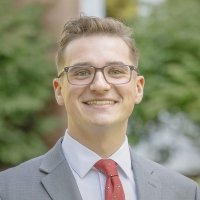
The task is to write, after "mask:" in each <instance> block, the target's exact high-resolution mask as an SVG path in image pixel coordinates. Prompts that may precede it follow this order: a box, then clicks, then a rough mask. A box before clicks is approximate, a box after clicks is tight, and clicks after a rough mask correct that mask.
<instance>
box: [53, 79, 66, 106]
mask: <svg viewBox="0 0 200 200" xmlns="http://www.w3.org/2000/svg"><path fill="white" fill-rule="evenodd" d="M53 88H54V93H55V98H56V101H57V103H58V105H60V106H63V105H64V99H63V96H62V92H61V85H60V82H59V80H58V78H55V79H54V80H53Z"/></svg>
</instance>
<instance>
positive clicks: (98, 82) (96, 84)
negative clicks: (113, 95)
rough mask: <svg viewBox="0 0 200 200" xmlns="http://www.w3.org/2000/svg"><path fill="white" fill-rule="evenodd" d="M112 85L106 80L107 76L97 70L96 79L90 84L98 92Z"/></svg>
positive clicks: (108, 88)
mask: <svg viewBox="0 0 200 200" xmlns="http://www.w3.org/2000/svg"><path fill="white" fill-rule="evenodd" d="M110 88H111V85H110V84H109V83H108V82H107V81H106V80H105V77H104V75H103V73H102V72H101V71H97V72H96V74H95V76H94V79H93V81H92V83H91V85H90V89H91V90H92V91H96V92H100V93H102V92H105V91H108V90H110Z"/></svg>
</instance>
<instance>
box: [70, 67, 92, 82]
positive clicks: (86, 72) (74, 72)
mask: <svg viewBox="0 0 200 200" xmlns="http://www.w3.org/2000/svg"><path fill="white" fill-rule="evenodd" d="M68 73H69V74H68V75H69V77H70V78H72V79H79V80H80V79H86V78H90V77H91V75H92V70H91V68H88V67H73V68H71V69H70V71H69V72H68Z"/></svg>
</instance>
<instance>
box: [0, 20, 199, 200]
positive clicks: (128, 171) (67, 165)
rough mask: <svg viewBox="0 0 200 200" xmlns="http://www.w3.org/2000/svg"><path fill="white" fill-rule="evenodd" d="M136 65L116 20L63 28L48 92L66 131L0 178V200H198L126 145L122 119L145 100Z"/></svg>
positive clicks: (190, 185) (178, 178)
mask: <svg viewBox="0 0 200 200" xmlns="http://www.w3.org/2000/svg"><path fill="white" fill-rule="evenodd" d="M137 66H138V55H137V51H136V47H135V45H134V43H133V42H132V39H131V30H130V29H129V28H128V27H126V26H125V25H123V24H122V23H121V22H118V21H116V20H114V19H111V18H105V19H99V18H93V17H86V16H85V17H80V18H77V19H74V20H71V21H69V22H67V23H66V25H65V27H64V30H63V36H62V39H61V42H60V46H59V49H58V55H57V68H58V78H56V79H54V81H53V86H54V91H55V97H56V101H57V103H58V104H59V105H60V106H64V107H65V109H66V112H67V116H68V117H67V124H68V128H67V130H66V132H65V135H64V137H63V138H61V139H60V140H59V141H58V142H57V144H56V145H55V146H54V147H53V149H51V150H50V151H49V152H47V153H46V154H45V155H42V156H40V157H38V158H35V159H33V160H30V161H27V162H25V163H23V164H21V165H19V166H17V167H14V168H12V169H8V170H6V171H4V172H2V173H1V174H0V199H1V200H27V199H29V200H30V199H33V200H50V199H53V200H82V199H83V200H94V199H95V200H104V199H105V200H111V199H117V200H124V199H126V200H161V199H162V200H200V192H199V188H198V187H197V185H196V184H195V183H194V182H193V181H191V180H189V179H188V178H186V177H184V176H182V175H180V174H178V173H176V172H173V171H170V170H168V169H165V168H164V167H161V166H160V165H158V164H156V163H154V162H152V161H149V160H145V159H143V158H140V157H139V156H137V155H135V154H134V153H133V152H132V150H131V149H130V148H129V146H128V140H127V137H126V131H127V124H128V118H129V116H130V115H131V113H132V111H133V109H134V105H135V104H138V103H140V101H141V100H142V97H143V88H144V77H143V76H141V75H139V72H138V68H137Z"/></svg>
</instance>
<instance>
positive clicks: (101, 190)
mask: <svg viewBox="0 0 200 200" xmlns="http://www.w3.org/2000/svg"><path fill="white" fill-rule="evenodd" d="M62 149H63V152H64V155H65V158H66V160H67V162H68V163H69V166H70V168H71V170H72V173H73V175H74V177H75V180H76V183H77V185H78V188H79V191H80V193H81V196H82V198H83V200H94V199H95V200H105V183H106V177H105V176H104V175H103V174H102V173H100V172H99V171H98V170H96V169H95V168H94V164H95V163H96V162H97V161H98V160H100V159H101V157H100V156H99V155H97V154H96V153H95V152H93V151H91V150H90V149H88V148H87V147H85V146H83V145H82V144H80V143H79V142H77V141H76V140H74V139H73V138H72V137H71V136H70V135H69V134H68V133H67V131H66V133H65V136H64V139H63V142H62ZM110 159H112V160H114V161H115V162H116V163H117V164H118V166H119V167H118V172H119V177H120V180H121V182H122V185H123V189H124V193H125V197H126V200H136V199H137V198H136V190H135V181H134V175H133V171H132V167H131V157H130V150H129V145H128V139H127V137H126V139H125V141H124V143H123V144H122V146H121V147H120V148H119V149H118V150H117V151H116V152H115V153H114V154H113V155H112V156H111V157H110Z"/></svg>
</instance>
